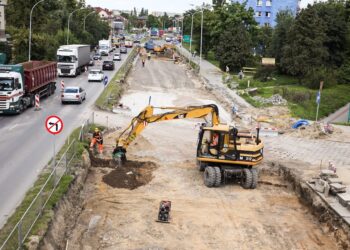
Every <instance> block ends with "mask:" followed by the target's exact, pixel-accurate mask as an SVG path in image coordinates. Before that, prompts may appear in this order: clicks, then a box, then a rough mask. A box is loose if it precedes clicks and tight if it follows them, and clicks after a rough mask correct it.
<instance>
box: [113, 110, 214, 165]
mask: <svg viewBox="0 0 350 250" xmlns="http://www.w3.org/2000/svg"><path fill="white" fill-rule="evenodd" d="M155 109H159V110H167V111H166V112H164V113H160V114H154V110H155ZM209 114H211V126H214V125H218V124H219V123H220V119H219V109H218V107H217V106H216V105H215V104H208V105H201V106H187V107H153V106H147V107H146V108H145V109H144V110H143V111H141V112H140V113H139V114H138V115H137V116H135V117H134V118H133V119H132V120H131V122H130V124H129V125H128V127H127V128H126V129H125V130H124V131H123V132H122V133H121V135H120V136H119V138H118V139H117V147H116V148H115V149H114V151H113V157H114V158H122V159H123V160H125V159H126V158H125V153H126V148H127V147H128V146H129V144H130V143H131V142H132V141H133V140H134V139H135V138H136V137H137V136H138V135H139V134H140V133H141V132H142V131H143V129H144V128H145V127H146V126H147V125H148V124H149V123H154V122H161V121H170V120H175V119H191V118H205V117H206V116H207V115H209Z"/></svg>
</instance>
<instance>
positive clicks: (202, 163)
mask: <svg viewBox="0 0 350 250" xmlns="http://www.w3.org/2000/svg"><path fill="white" fill-rule="evenodd" d="M197 166H198V170H199V171H200V172H203V171H204V169H205V168H206V167H207V164H206V163H204V162H201V161H197Z"/></svg>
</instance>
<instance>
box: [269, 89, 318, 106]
mask: <svg viewBox="0 0 350 250" xmlns="http://www.w3.org/2000/svg"><path fill="white" fill-rule="evenodd" d="M274 93H276V94H277V93H279V94H281V95H282V97H283V98H284V99H286V100H287V101H290V102H293V103H298V104H302V103H303V102H306V101H309V100H310V98H311V96H312V94H311V92H310V91H308V90H303V91H298V90H291V89H288V88H286V87H284V88H281V89H280V91H279V90H278V89H276V88H275V89H274Z"/></svg>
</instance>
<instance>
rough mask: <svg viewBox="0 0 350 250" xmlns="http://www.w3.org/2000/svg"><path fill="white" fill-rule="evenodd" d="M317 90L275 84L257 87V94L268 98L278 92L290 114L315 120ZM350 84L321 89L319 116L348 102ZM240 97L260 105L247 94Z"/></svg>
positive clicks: (327, 113)
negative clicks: (286, 103) (285, 102)
mask: <svg viewBox="0 0 350 250" xmlns="http://www.w3.org/2000/svg"><path fill="white" fill-rule="evenodd" d="M317 92H318V90H313V89H309V88H306V87H303V86H295V85H294V86H275V87H259V88H258V90H257V95H260V96H262V97H264V98H269V97H271V96H272V95H274V94H280V95H281V96H282V97H283V98H284V99H286V100H287V101H288V107H289V109H290V111H291V114H292V116H294V117H300V118H303V119H309V120H315V118H316V108H317V103H316V95H317ZM349 93H350V85H336V86H333V87H330V88H326V89H323V91H322V94H321V104H320V109H319V118H322V117H327V116H328V115H330V114H332V113H333V112H335V111H336V110H338V109H339V108H341V107H343V106H344V105H346V104H347V103H349V102H350V95H349ZM242 97H243V98H244V99H245V100H246V101H247V102H249V103H250V104H252V105H253V106H255V107H261V104H259V103H258V104H257V103H256V101H254V100H253V99H252V97H251V96H249V95H248V94H243V95H242Z"/></svg>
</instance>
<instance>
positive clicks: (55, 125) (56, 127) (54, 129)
mask: <svg viewBox="0 0 350 250" xmlns="http://www.w3.org/2000/svg"><path fill="white" fill-rule="evenodd" d="M45 127H46V130H47V131H48V132H49V133H50V134H53V135H57V134H59V133H61V131H62V129H63V121H62V119H61V118H59V117H58V116H56V115H50V116H49V117H47V118H46V122H45Z"/></svg>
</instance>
